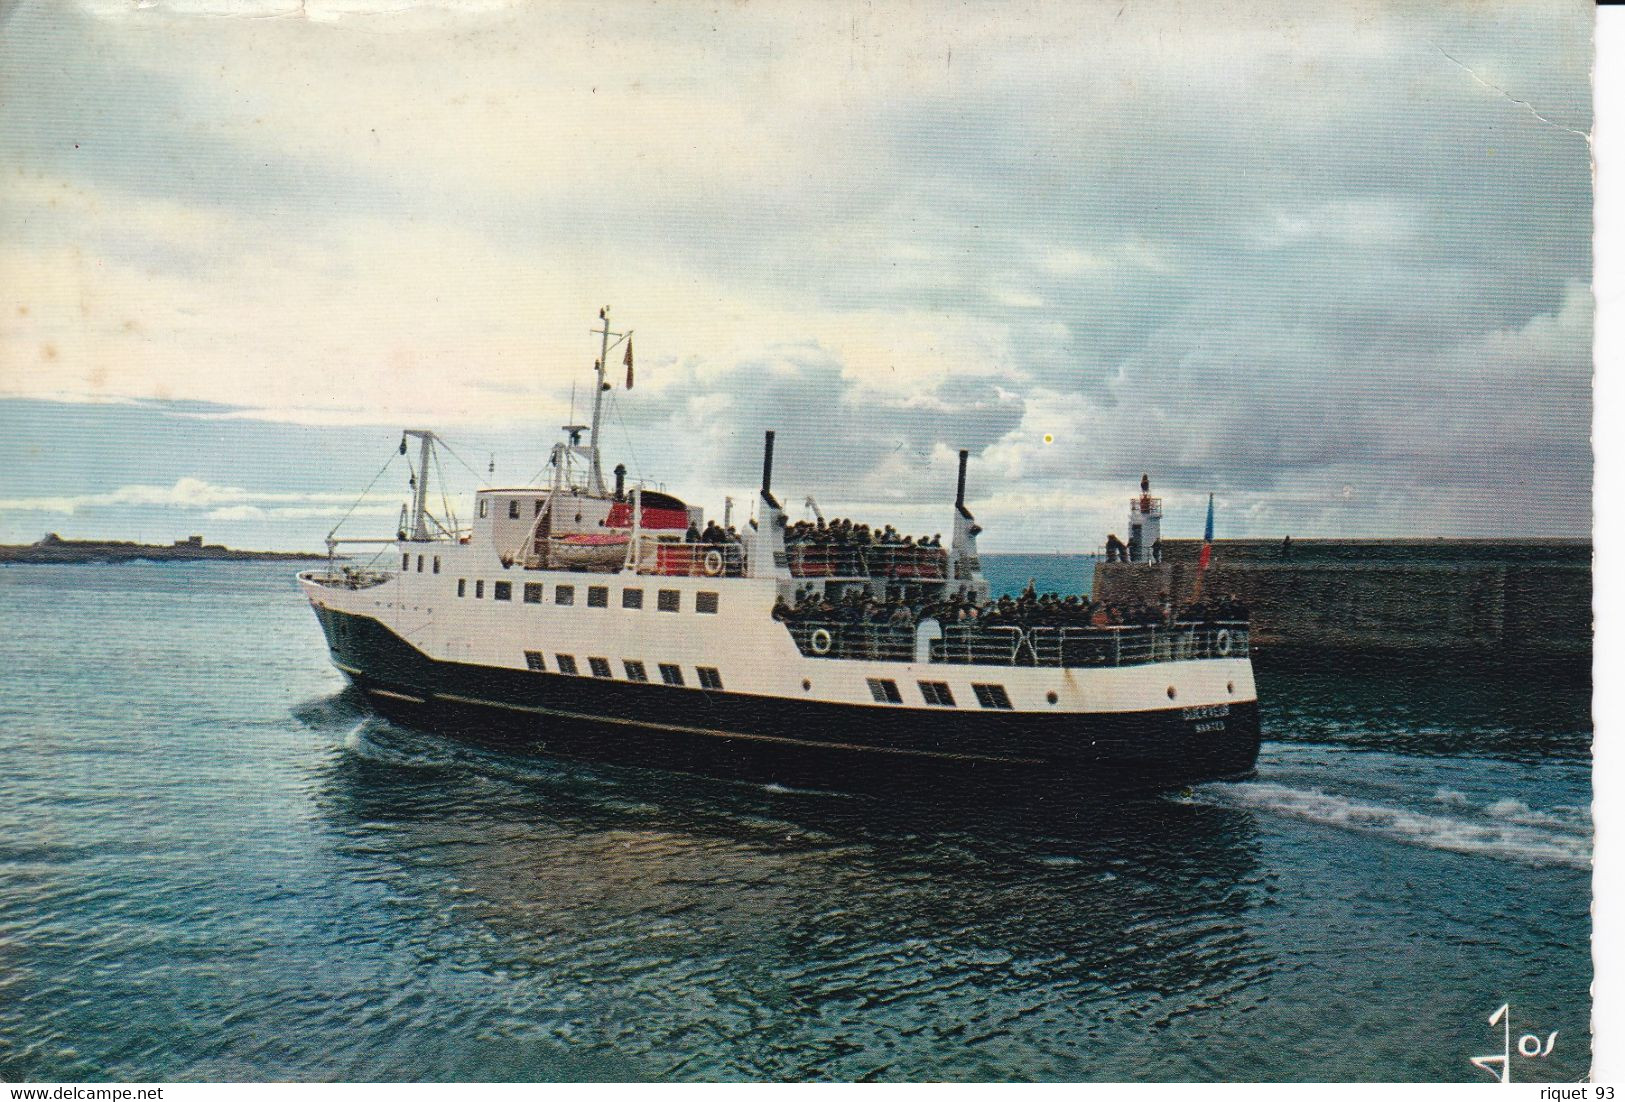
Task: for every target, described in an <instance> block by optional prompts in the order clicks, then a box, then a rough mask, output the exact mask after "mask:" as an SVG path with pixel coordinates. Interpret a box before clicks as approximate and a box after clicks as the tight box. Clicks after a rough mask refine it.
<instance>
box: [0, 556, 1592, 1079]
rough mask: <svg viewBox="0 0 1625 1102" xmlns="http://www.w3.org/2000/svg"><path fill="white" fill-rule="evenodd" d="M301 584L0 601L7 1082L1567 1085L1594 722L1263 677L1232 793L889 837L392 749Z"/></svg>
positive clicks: (18, 582) (1402, 680)
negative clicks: (1480, 1060) (1248, 760)
mask: <svg viewBox="0 0 1625 1102" xmlns="http://www.w3.org/2000/svg"><path fill="white" fill-rule="evenodd" d="M986 558H987V566H988V569H989V571H990V574H991V575H993V576H994V577H995V580H996V583H997V587H998V588H1000V589H1002V590H1019V589H1020V588H1021V587H1023V586H1024V585H1025V584H1026V583H1027V580H1028V578H1034V579H1035V584H1036V585H1037V586H1038V588H1039V589H1040V590H1046V589H1069V590H1074V591H1075V590H1078V589H1080V588H1084V587H1086V586H1087V581H1088V562H1087V560H1084V559H1078V558H1074V559H1066V558H1058V557H1056V556H1019V557H1011V558H1009V559H1003V558H1000V557H998V556H987V557H986ZM293 572H294V567H293V566H292V565H291V564H286V563H281V564H227V563H212V564H210V563H195V564H173V563H171V564H140V563H138V564H131V565H121V566H57V567H29V566H12V567H6V568H0V616H3V620H0V622H3V623H4V625H5V630H4V631H3V632H0V720H3V724H0V732H3V734H0V1078H4V1079H6V1080H8V1081H18V1080H25V1079H26V1080H54V1081H63V1080H81V1079H91V1080H94V1079H118V1080H145V1081H153V1080H190V1079H359V1080H419V1079H468V1080H492V1079H540V1080H553V1079H656V1080H670V1079H842V1080H845V1079H997V1080H1003V1079H1045V1080H1054V1079H1099V1080H1121V1079H1129V1080H1141V1079H1152V1080H1187V1079H1194V1080H1222V1079H1288V1080H1340V1079H1425V1080H1461V1081H1469V1082H1470V1081H1475V1080H1480V1081H1488V1079H1489V1076H1487V1075H1486V1074H1485V1073H1484V1072H1483V1071H1480V1070H1479V1069H1477V1068H1475V1067H1473V1066H1472V1065H1471V1064H1470V1063H1469V1058H1470V1057H1473V1056H1482V1055H1490V1054H1498V1053H1500V1052H1501V1050H1502V1032H1501V1029H1500V1027H1499V1026H1497V1027H1496V1028H1493V1029H1492V1028H1490V1026H1489V1025H1488V1023H1487V1019H1488V1017H1489V1015H1490V1014H1491V1013H1493V1012H1494V1011H1495V1009H1496V1008H1497V1007H1499V1006H1500V1005H1501V1004H1502V1003H1509V1004H1510V1007H1511V1016H1512V1018H1511V1028H1512V1034H1511V1035H1512V1039H1513V1053H1512V1065H1513V1066H1512V1077H1513V1079H1514V1080H1515V1081H1523V1080H1575V1079H1578V1078H1580V1077H1581V1076H1582V1075H1584V1074H1585V1072H1586V1069H1587V1067H1588V1063H1589V1038H1588V1035H1587V1027H1588V1008H1589V1003H1588V996H1587V985H1588V984H1589V982H1590V976H1591V970H1590V963H1589V948H1588V939H1589V936H1590V925H1589V918H1588V908H1589V904H1590V882H1589V878H1590V873H1589V862H1590V854H1591V825H1590V818H1589V814H1588V804H1589V802H1590V773H1589V763H1588V752H1589V751H1588V747H1589V737H1590V736H1589V729H1588V725H1589V719H1588V700H1587V691H1586V686H1585V684H1584V683H1583V682H1577V683H1573V684H1567V683H1564V682H1562V681H1553V680H1551V679H1540V680H1534V679H1527V678H1508V677H1497V676H1493V675H1490V674H1480V675H1470V674H1464V673H1461V672H1460V671H1454V672H1440V671H1435V670H1429V669H1422V668H1408V667H1405V666H1402V665H1396V666H1394V667H1393V668H1388V669H1380V670H1376V671H1366V672H1359V671H1350V672H1345V673H1335V674H1331V673H1328V674H1316V675H1309V674H1296V675H1287V674H1281V673H1274V672H1271V671H1269V670H1268V669H1264V670H1261V671H1260V673H1259V690H1260V694H1261V696H1262V698H1263V722H1264V733H1265V743H1264V749H1263V753H1262V756H1261V758H1260V761H1259V769H1258V776H1257V778H1256V779H1254V780H1250V781H1246V782H1242V783H1234V784H1214V785H1204V786H1201V787H1198V788H1197V789H1195V790H1194V791H1191V792H1188V793H1179V794H1173V795H1169V796H1164V797H1156V798H1147V799H1135V800H1102V799H1099V798H1093V797H1091V798H1087V799H1079V800H1078V801H1077V802H1076V803H1075V804H1073V805H1069V806H1056V805H1054V804H1049V805H1040V806H1033V807H1018V808H989V809H982V810H975V809H953V808H932V807H929V806H921V805H903V806H898V805H894V804H893V803H891V802H888V801H884V800H878V799H875V798H872V797H863V796H851V795H843V794H840V793H832V792H812V791H800V790H794V789H786V788H783V787H781V786H776V785H767V786H761V785H745V784H730V783H726V782H720V781H704V780H696V779H694V778H690V777H678V776H674V775H670V774H664V773H660V772H656V771H649V770H638V769H626V768H621V769H612V768H607V767H596V766H590V765H582V764H575V763H566V762H559V761H552V760H548V759H545V758H536V757H525V756H520V755H517V754H504V753H500V752H495V751H492V750H488V749H476V748H472V747H469V746H466V745H462V744H459V743H456V742H453V741H449V740H446V739H442V738H438V737H436V736H434V735H431V734H425V733H421V732H418V731H414V730H409V729H404V728H401V727H396V726H393V725H391V724H389V723H387V722H384V721H382V720H380V719H378V718H376V717H374V716H372V715H370V714H369V713H368V711H367V710H366V708H365V707H364V705H363V704H362V703H361V702H359V701H357V700H356V699H355V698H354V697H353V696H352V695H350V694H348V693H346V692H345V691H344V682H343V680H342V678H341V677H340V675H339V674H338V673H337V672H336V671H335V670H334V669H333V668H332V667H331V666H330V665H329V664H328V662H327V656H326V652H325V648H324V645H323V642H322V637H321V634H320V632H319V631H318V629H317V626H316V622H315V619H314V617H313V616H312V615H311V614H310V612H309V610H308V608H307V607H306V605H305V603H304V601H303V600H302V598H301V597H300V595H299V593H298V591H297V589H296V587H295V584H294V582H293ZM1554 1030H1555V1031H1557V1039H1556V1041H1555V1044H1554V1045H1553V1046H1552V1049H1551V1051H1550V1053H1549V1054H1548V1055H1544V1056H1537V1057H1527V1058H1526V1057H1522V1056H1519V1055H1518V1053H1517V1039H1518V1038H1519V1037H1520V1036H1521V1035H1522V1034H1524V1033H1532V1034H1538V1035H1539V1037H1540V1038H1541V1039H1542V1042H1543V1043H1544V1038H1546V1037H1547V1035H1548V1034H1550V1033H1551V1032H1552V1031H1554Z"/></svg>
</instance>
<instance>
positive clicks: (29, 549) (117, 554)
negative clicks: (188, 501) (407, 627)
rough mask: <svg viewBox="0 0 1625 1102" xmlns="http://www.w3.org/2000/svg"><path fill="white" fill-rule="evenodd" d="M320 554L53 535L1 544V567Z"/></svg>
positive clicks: (318, 556)
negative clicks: (24, 564) (17, 542)
mask: <svg viewBox="0 0 1625 1102" xmlns="http://www.w3.org/2000/svg"><path fill="white" fill-rule="evenodd" d="M325 558H327V556H326V555H325V554H322V553H319V552H307V551H238V550H236V549H234V548H230V547H226V546H224V545H223V544H218V543H204V542H203V539H202V537H201V536H193V537H192V538H191V539H189V540H177V541H176V542H174V543H171V544H162V543H134V542H132V541H129V540H65V539H62V538H60V537H58V536H56V535H55V534H52V535H50V536H47V537H45V538H44V539H42V540H40V541H39V542H38V543H24V544H0V564H5V563H32V564H46V565H50V564H59V565H74V564H81V563H118V562H134V561H136V560H147V561H151V562H268V561H292V560H313V559H325Z"/></svg>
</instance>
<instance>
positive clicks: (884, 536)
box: [784, 517, 942, 548]
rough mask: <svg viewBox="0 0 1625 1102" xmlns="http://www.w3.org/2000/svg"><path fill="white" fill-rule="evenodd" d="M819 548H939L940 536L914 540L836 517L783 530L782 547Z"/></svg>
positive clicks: (797, 524) (895, 531) (883, 529)
mask: <svg viewBox="0 0 1625 1102" xmlns="http://www.w3.org/2000/svg"><path fill="white" fill-rule="evenodd" d="M807 543H810V544H819V545H829V546H832V547H840V548H848V547H858V548H862V547H941V546H942V534H941V533H940V532H939V533H937V534H936V535H933V536H921V537H920V538H919V539H915V538H914V537H913V536H905V535H902V534H900V533H899V532H898V531H897V529H895V528H893V527H892V526H891V525H889V524H888V525H886V527H884V528H882V529H880V530H878V531H876V530H875V529H872V528H870V527H869V526H868V525H867V524H855V523H853V522H852V521H850V520H847V519H845V518H844V517H836V518H835V519H834V520H832V521H829V522H827V523H826V522H825V520H824V518H823V517H819V518H818V520H817V521H805V520H798V521H796V522H795V523H794V524H792V525H789V526H788V527H786V528H785V530H784V545H785V546H786V547H794V546H796V545H797V544H807Z"/></svg>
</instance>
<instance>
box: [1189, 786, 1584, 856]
mask: <svg viewBox="0 0 1625 1102" xmlns="http://www.w3.org/2000/svg"><path fill="white" fill-rule="evenodd" d="M1201 795H1202V796H1203V797H1204V798H1208V799H1212V800H1213V801H1214V802H1217V803H1221V804H1227V805H1230V806H1240V807H1250V808H1256V809H1258V810H1260V811H1267V812H1270V813H1273V814H1276V815H1286V816H1289V817H1291V818H1295V819H1304V820H1307V821H1309V822H1313V823H1323V824H1325V825H1327V826H1336V827H1344V828H1346V829H1349V830H1358V831H1362V832H1365V833H1369V834H1379V835H1382V836H1383V837H1387V838H1392V839H1394V840H1395V841H1398V842H1404V843H1407V844H1409V845H1414V846H1424V847H1426V848H1428V849H1442V850H1449V851H1451V852H1454V853H1470V854H1476V855H1479V856H1484V857H1497V858H1501V859H1503V860H1509V861H1520V862H1523V863H1524V864H1530V865H1569V866H1571V867H1574V868H1589V867H1590V865H1591V842H1590V839H1589V838H1588V837H1586V836H1584V835H1582V834H1577V833H1573V832H1572V831H1570V830H1563V829H1556V828H1558V827H1579V828H1581V829H1584V823H1583V822H1578V823H1577V822H1573V821H1565V820H1564V819H1562V818H1559V817H1557V816H1555V815H1549V814H1546V813H1543V812H1536V811H1531V810H1530V808H1529V806H1528V805H1527V804H1525V803H1523V802H1522V801H1519V800H1510V799H1509V800H1498V801H1496V802H1495V803H1493V804H1490V805H1489V806H1488V807H1486V808H1485V809H1484V810H1485V812H1486V813H1487V814H1490V815H1492V816H1495V818H1496V819H1498V820H1499V821H1486V820H1484V819H1468V818H1458V817H1455V816H1449V815H1431V814H1428V813H1425V812H1421V811H1412V810H1410V809H1408V808H1400V807H1387V806H1384V805H1382V804H1373V803H1366V802H1364V801H1361V800H1354V799H1350V798H1348V797H1346V796H1338V795H1335V794H1333V793H1328V792H1322V791H1321V790H1320V789H1317V788H1312V789H1300V788H1288V787H1287V786H1286V785H1281V784H1272V783H1270V782H1268V781H1257V782H1252V783H1247V784H1237V785H1229V786H1225V787H1224V788H1212V789H1204V790H1202V792H1201ZM1457 796H1461V799H1460V801H1459V803H1458V801H1457V800H1455V799H1454V798H1453V797H1457ZM1435 799H1437V800H1439V801H1440V802H1441V803H1448V804H1451V805H1453V806H1471V801H1470V800H1468V799H1467V798H1466V797H1465V796H1462V795H1461V793H1457V792H1452V791H1450V790H1448V789H1441V790H1440V791H1439V793H1437V794H1436V796H1435ZM1565 810H1569V811H1574V810H1577V809H1565Z"/></svg>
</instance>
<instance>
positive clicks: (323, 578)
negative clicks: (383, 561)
mask: <svg viewBox="0 0 1625 1102" xmlns="http://www.w3.org/2000/svg"><path fill="white" fill-rule="evenodd" d="M299 576H300V577H301V578H303V579H304V580H305V581H307V582H311V583H313V584H315V585H324V586H327V587H328V588H329V589H371V588H372V587H373V586H375V585H383V584H384V583H385V582H387V581H389V580H390V579H391V578H393V577H395V575H394V574H393V573H390V572H388V571H383V570H363V569H360V568H358V567H353V566H346V567H342V568H340V569H338V570H307V571H305V572H304V573H303V574H300V575H299Z"/></svg>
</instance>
